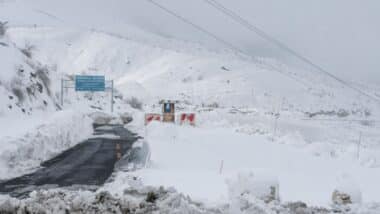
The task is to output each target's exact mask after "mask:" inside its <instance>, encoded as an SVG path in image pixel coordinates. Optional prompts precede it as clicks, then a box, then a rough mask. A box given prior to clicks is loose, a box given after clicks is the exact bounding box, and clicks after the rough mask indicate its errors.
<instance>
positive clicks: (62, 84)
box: [61, 79, 64, 107]
mask: <svg viewBox="0 0 380 214" xmlns="http://www.w3.org/2000/svg"><path fill="white" fill-rule="evenodd" d="M63 83H64V82H63V79H61V107H63Z"/></svg>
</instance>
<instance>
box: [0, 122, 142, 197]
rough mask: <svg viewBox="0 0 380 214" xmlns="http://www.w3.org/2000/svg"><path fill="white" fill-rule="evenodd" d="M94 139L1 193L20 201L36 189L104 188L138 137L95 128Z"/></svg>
mask: <svg viewBox="0 0 380 214" xmlns="http://www.w3.org/2000/svg"><path fill="white" fill-rule="evenodd" d="M94 136H95V137H94V138H91V139H88V140H86V141H84V142H83V143H80V144H78V145H77V146H75V147H73V148H70V149H68V150H66V151H64V152H63V153H61V154H60V155H58V156H56V157H55V158H53V159H51V160H48V161H46V162H44V163H42V164H41V167H42V168H41V169H39V170H37V171H36V172H34V173H32V174H28V175H24V176H22V177H18V178H15V179H11V180H8V181H5V182H3V183H0V193H11V195H13V196H18V197H20V196H24V195H27V193H29V192H31V191H33V190H35V189H39V188H49V187H57V186H59V187H67V186H72V185H90V186H97V185H102V184H104V182H105V181H106V180H107V179H108V177H109V176H110V175H111V174H112V172H113V170H114V166H115V163H116V162H117V161H118V160H119V159H120V158H121V157H122V156H123V155H124V154H126V153H127V151H128V150H130V149H131V147H132V145H133V143H134V142H135V141H136V140H137V139H138V137H136V135H135V134H133V133H131V132H130V131H128V130H127V129H125V128H124V127H123V126H121V125H112V126H109V125H108V126H100V127H96V128H95V135H94Z"/></svg>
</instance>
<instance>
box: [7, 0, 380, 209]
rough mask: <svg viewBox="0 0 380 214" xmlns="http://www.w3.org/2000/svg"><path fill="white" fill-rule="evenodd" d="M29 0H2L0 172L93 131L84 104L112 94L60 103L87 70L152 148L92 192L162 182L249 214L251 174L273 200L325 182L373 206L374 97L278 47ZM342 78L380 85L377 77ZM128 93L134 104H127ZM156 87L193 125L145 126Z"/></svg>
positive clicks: (103, 107) (319, 195) (311, 197)
mask: <svg viewBox="0 0 380 214" xmlns="http://www.w3.org/2000/svg"><path fill="white" fill-rule="evenodd" d="M36 2H38V4H37V6H38V8H39V7H40V6H41V5H42V6H43V8H44V9H43V10H41V9H36V8H37V6H36V8H34V7H32V6H31V5H30V4H25V3H24V2H23V1H0V11H1V12H4V13H1V15H0V19H4V21H9V23H8V24H7V26H9V27H8V29H7V30H6V33H5V34H4V35H3V36H1V37H0V58H1V62H0V68H1V71H0V95H1V96H0V128H1V129H2V130H4V131H3V132H2V133H1V134H0V145H1V148H0V173H1V175H0V179H7V178H11V177H15V176H18V175H21V174H23V173H27V172H31V171H33V170H35V169H36V168H37V167H39V166H38V165H39V163H41V162H42V161H45V160H47V159H49V158H51V157H53V156H54V155H57V154H58V153H59V152H61V151H62V150H65V149H67V148H70V147H71V146H73V145H75V144H77V143H80V141H81V140H83V139H85V138H87V137H89V136H90V135H91V127H90V125H91V123H92V120H91V119H90V117H89V115H90V114H91V113H92V112H94V111H103V112H107V113H110V112H109V111H110V110H109V109H110V100H111V97H110V93H108V92H107V93H76V92H75V91H74V90H73V89H67V90H64V100H63V101H64V105H63V106H62V105H61V104H60V98H61V97H60V94H61V80H62V79H72V78H73V75H76V74H97V75H105V76H106V79H107V80H114V81H115V95H116V96H115V112H114V113H113V114H114V115H118V114H122V113H126V112H127V113H130V114H132V116H133V118H134V121H133V123H131V124H129V125H128V126H127V127H128V128H129V129H131V130H133V131H135V132H137V133H139V135H141V136H142V137H144V138H145V141H146V142H147V143H148V144H149V147H150V160H149V161H148V164H147V165H146V166H145V168H143V169H137V170H136V171H133V172H124V171H119V172H117V173H115V174H114V176H113V178H112V179H110V181H109V183H107V184H106V185H105V186H104V187H101V188H100V189H99V190H97V194H98V193H100V192H101V191H108V192H110V193H111V194H112V195H113V196H114V197H117V198H118V197H120V196H123V197H124V196H125V195H126V194H127V193H126V192H128V191H127V190H126V191H124V190H125V189H128V188H142V189H144V188H145V187H146V185H153V186H155V187H157V186H161V185H163V186H164V187H165V188H169V189H170V187H174V188H175V189H177V191H179V192H180V193H183V194H185V195H189V196H190V197H191V198H192V199H193V200H196V201H202V202H204V203H205V206H211V207H217V208H221V207H222V208H221V210H223V211H226V212H225V213H231V212H233V213H235V212H236V213H239V211H238V210H240V213H249V212H250V211H249V210H250V208H247V207H250V206H248V205H252V203H253V204H255V205H257V203H259V204H260V202H258V201H257V200H259V201H262V198H260V197H261V195H260V194H257V192H255V191H257V189H255V188H256V186H255V185H256V184H257V183H256V180H255V179H258V180H259V183H260V182H261V180H260V179H262V177H261V176H263V177H264V178H263V180H265V181H264V182H263V184H264V186H265V185H266V184H267V183H266V181H267V180H266V178H267V177H269V179H268V180H269V181H270V185H272V184H273V186H271V188H272V187H276V190H275V192H276V194H278V196H279V197H278V198H276V200H278V201H280V202H279V203H285V202H289V201H303V202H306V203H308V204H309V205H315V206H324V207H329V206H330V205H331V195H332V193H333V191H334V190H336V189H337V188H338V189H339V190H342V189H343V190H345V189H346V188H348V187H351V189H350V190H352V189H353V193H352V194H353V196H357V197H353V199H355V200H354V201H353V202H355V203H356V204H355V205H354V206H355V207H351V209H352V211H355V210H360V211H361V210H364V211H363V213H365V212H366V209H364V208H366V207H369V208H368V210H370V211H372V210H375V211H374V212H373V213H375V212H376V210H378V208H376V207H378V204H377V203H378V202H379V201H378V192H380V189H379V187H378V185H377V183H376V182H377V180H378V179H380V174H379V173H378V169H379V167H380V156H379V155H380V133H379V128H380V123H379V120H380V103H378V102H376V101H374V100H373V99H370V98H368V97H367V96H364V95H362V94H359V93H357V92H356V91H354V90H352V89H350V88H348V87H345V86H343V85H342V84H341V83H339V82H337V81H336V80H334V79H331V78H330V77H328V76H325V75H322V74H319V73H315V72H313V71H311V70H308V69H300V68H296V67H293V66H291V65H289V64H287V63H285V62H283V61H281V60H278V59H275V58H264V57H260V56H255V57H252V56H242V55H241V54H238V53H236V52H234V51H232V50H228V49H224V48H221V47H218V48H211V47H210V46H204V45H202V44H198V43H194V42H189V41H182V40H178V39H175V38H168V37H162V36H161V35H157V34H154V33H152V32H151V31H147V30H146V29H139V28H137V27H136V26H131V25H128V24H125V23H121V22H119V21H115V20H114V19H113V18H112V17H111V18H110V17H109V16H107V15H105V14H101V15H99V16H95V15H94V14H93V12H94V11H93V10H92V9H93V8H92V9H91V10H88V8H87V9H86V10H83V11H84V12H83V13H84V14H83V16H84V18H83V21H78V23H73V19H74V18H73V17H71V19H69V17H70V16H69V15H68V14H69V13H68V11H67V10H66V9H67V8H65V7H61V8H60V7H54V4H52V5H50V4H48V3H46V4H45V3H43V2H44V1H36ZM61 3H62V2H61ZM98 3H99V2H98V1H96V3H94V5H93V6H94V8H95V9H96V7H99V5H102V4H98ZM115 5H117V4H115ZM115 5H113V6H112V7H111V8H114V7H115ZM16 8H17V9H16ZM51 8H54V11H50V10H49V9H51ZM76 10H78V11H81V9H80V8H76ZM15 11H17V13H23V14H24V15H25V16H29V18H30V20H27V19H25V18H22V17H20V16H18V15H16V14H15V13H16V12H15ZM78 11H76V12H78ZM91 11H92V12H91ZM56 13H58V14H61V15H63V14H65V16H64V17H61V16H59V17H58V16H56V15H54V14H56ZM77 18H78V17H77ZM91 18H94V19H95V20H97V21H99V22H98V23H97V24H96V25H92V23H94V20H90V19H91ZM68 19H69V20H68ZM0 21H2V20H0ZM113 21H115V22H113ZM352 85H355V87H358V88H360V89H361V90H363V91H365V92H366V93H368V94H371V95H372V96H377V97H379V96H380V91H379V88H377V87H375V86H374V87H373V86H368V85H366V84H365V83H357V82H353V83H352ZM133 97H134V98H137V99H138V100H139V101H141V102H142V103H143V108H142V109H137V110H136V109H132V108H131V106H130V105H129V104H130V99H131V98H133ZM379 98H380V97H379ZM162 99H172V100H178V101H179V103H178V107H177V112H179V113H181V112H195V113H196V126H195V127H186V126H185V127H182V126H179V124H173V125H167V124H160V123H154V124H151V125H150V126H148V127H144V125H143V122H144V121H143V117H144V113H150V112H158V113H159V112H160V111H161V109H160V108H158V101H159V100H162ZM252 185H253V187H252ZM342 186H343V187H342ZM261 187H262V183H260V184H259V187H258V189H260V188H261ZM140 190H141V189H140ZM260 190H261V189H260ZM343 190H342V191H343ZM141 191H145V190H141ZM247 192H248V193H247ZM264 192H265V191H264ZM39 194H41V195H39ZM39 194H37V195H33V197H32V198H33V199H31V200H34V199H36V198H37V199H36V200H38V198H39V197H44V196H43V195H44V194H45V193H39ZM47 194H50V193H47ZM51 194H54V193H53V192H52V193H51ZM79 194H81V193H79ZM86 194H91V193H84V195H86ZM173 194H174V193H173ZM175 194H176V193H175ZM239 195H240V196H239ZM73 197H74V196H73ZM75 197H76V196H75ZM78 197H81V196H78ZM84 197H85V196H84ZM91 197H93V195H92V196H91ZM180 197H181V200H182V196H180ZM183 198H184V197H183ZM356 199H357V200H356ZM6 200H8V199H7V198H6V199H4V201H6ZM70 200H71V199H70ZM120 200H121V199H120ZM128 200H130V199H128ZM185 201H187V202H188V203H189V204H190V205H189V206H195V205H194V204H196V203H195V202H194V203H193V202H192V201H191V200H190V199H186V200H185ZM1 202H2V199H0V205H1ZM8 202H9V200H8ZM8 202H7V203H8ZM9 203H10V202H9ZM13 203H15V204H17V202H14V201H12V203H10V204H13ZM25 203H26V204H27V203H28V202H25ZM361 203H362V204H361ZM247 204H248V205H247ZM165 205H166V204H165ZM198 205H199V204H198ZM198 205H196V206H195V207H197V206H198ZM245 205H247V206H245ZM277 205H278V204H271V205H270V207H271V206H274V207H276V206H277ZM263 206H267V205H263ZM268 206H269V205H268ZM201 207H202V206H201ZM226 207H227V208H226ZM244 207H245V208H247V210H248V211H247V210H246V211H244V210H243V208H244ZM272 208H273V207H272ZM272 208H271V209H272ZM362 208H363V209H362ZM252 209H253V208H252ZM273 209H274V208H273ZM251 211H252V210H251ZM272 211H273V210H272ZM210 212H211V211H210ZM206 213H207V212H206ZM221 213H223V212H221ZM267 213H271V211H268V212H267Z"/></svg>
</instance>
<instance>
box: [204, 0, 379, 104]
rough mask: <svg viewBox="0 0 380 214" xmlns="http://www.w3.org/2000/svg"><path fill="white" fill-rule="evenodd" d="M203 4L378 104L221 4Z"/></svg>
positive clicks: (209, 1)
mask: <svg viewBox="0 0 380 214" xmlns="http://www.w3.org/2000/svg"><path fill="white" fill-rule="evenodd" d="M203 1H204V2H206V3H207V4H209V5H211V6H212V7H214V8H215V9H217V10H219V11H220V12H222V13H224V14H226V15H227V16H229V17H231V18H232V19H233V20H234V21H235V22H237V23H239V24H241V25H243V26H244V27H246V28H247V29H248V30H250V31H253V32H255V33H256V34H258V35H259V36H260V37H262V38H264V39H266V40H267V41H269V42H271V43H273V44H275V45H276V46H277V47H279V48H280V49H282V50H285V51H287V52H288V53H290V54H292V55H293V56H295V57H296V58H298V59H299V60H301V61H303V62H304V63H306V64H308V65H310V66H311V67H314V68H315V69H316V70H317V71H319V72H320V73H323V74H325V75H327V76H328V77H330V78H332V79H334V80H336V81H337V82H339V83H341V84H343V85H345V86H346V87H348V88H350V89H352V90H354V91H356V92H358V93H359V94H362V95H364V96H366V97H368V98H370V99H372V100H375V101H377V102H380V100H379V99H377V98H376V97H374V96H372V95H370V94H368V93H366V92H365V91H363V90H360V89H359V88H356V87H354V86H352V85H351V84H350V83H348V82H347V81H345V80H343V79H341V78H339V77H337V76H335V75H333V74H331V73H330V72H328V71H327V70H326V69H324V68H322V67H321V66H319V65H317V64H316V63H314V62H312V61H311V60H309V59H308V58H306V57H304V56H302V55H301V54H299V53H298V52H296V51H295V50H293V49H291V48H289V47H288V46H286V45H285V44H284V43H282V42H280V41H279V40H277V39H275V38H273V37H272V36H270V35H269V34H267V33H266V32H264V31H263V30H261V29H260V28H258V27H257V26H255V25H253V24H251V23H250V22H248V21H247V20H246V19H244V18H242V17H241V16H239V15H238V14H236V13H235V12H233V11H232V10H230V9H228V8H226V7H225V6H224V5H222V4H221V3H219V2H217V1H215V0H203Z"/></svg>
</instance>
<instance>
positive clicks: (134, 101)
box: [127, 97, 143, 110]
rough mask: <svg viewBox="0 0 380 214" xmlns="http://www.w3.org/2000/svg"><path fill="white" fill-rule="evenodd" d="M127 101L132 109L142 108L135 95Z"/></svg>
mask: <svg viewBox="0 0 380 214" xmlns="http://www.w3.org/2000/svg"><path fill="white" fill-rule="evenodd" d="M127 103H128V104H129V105H130V106H131V107H132V108H134V109H139V110H142V107H143V104H142V102H141V101H140V100H139V99H137V98H136V97H131V98H130V99H128V100H127Z"/></svg>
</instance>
